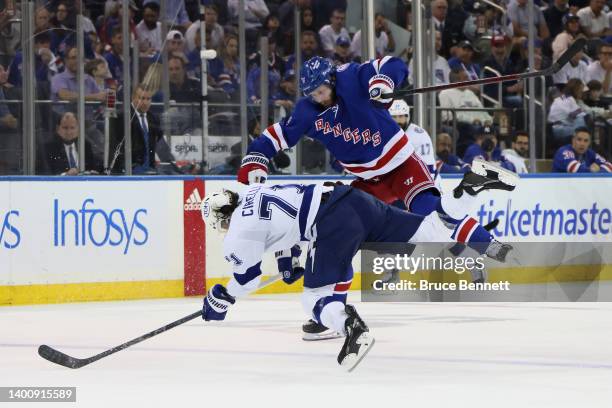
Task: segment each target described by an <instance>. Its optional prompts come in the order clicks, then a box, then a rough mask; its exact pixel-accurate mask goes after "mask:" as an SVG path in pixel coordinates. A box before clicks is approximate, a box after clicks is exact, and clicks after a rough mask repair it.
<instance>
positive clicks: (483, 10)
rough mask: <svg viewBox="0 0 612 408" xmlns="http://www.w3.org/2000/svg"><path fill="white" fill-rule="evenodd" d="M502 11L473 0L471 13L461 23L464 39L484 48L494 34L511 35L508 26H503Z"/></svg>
mask: <svg viewBox="0 0 612 408" xmlns="http://www.w3.org/2000/svg"><path fill="white" fill-rule="evenodd" d="M502 15H503V14H502V13H501V12H500V11H499V10H498V9H496V8H494V7H491V6H490V5H488V4H486V3H482V2H475V3H474V5H473V9H472V13H471V14H470V15H469V16H468V17H467V19H466V20H465V23H464V24H463V34H464V36H465V37H466V39H468V40H470V41H471V42H472V43H473V44H476V45H477V46H478V48H481V49H482V48H486V47H488V45H489V44H487V42H489V43H490V38H491V37H493V36H494V35H495V34H498V35H504V34H506V35H507V36H509V37H511V36H512V34H511V33H510V30H509V26H503V24H502Z"/></svg>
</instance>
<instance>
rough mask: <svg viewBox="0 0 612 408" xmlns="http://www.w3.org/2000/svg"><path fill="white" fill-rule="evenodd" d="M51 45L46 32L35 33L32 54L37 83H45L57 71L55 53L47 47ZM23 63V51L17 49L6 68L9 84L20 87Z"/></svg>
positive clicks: (49, 37)
mask: <svg viewBox="0 0 612 408" xmlns="http://www.w3.org/2000/svg"><path fill="white" fill-rule="evenodd" d="M50 46H51V36H50V35H49V33H48V32H44V33H39V34H36V36H35V37H34V55H35V62H34V64H35V72H36V74H35V75H36V81H37V82H39V83H42V82H44V83H47V88H48V86H49V81H50V80H51V77H52V76H53V75H54V74H55V73H56V72H57V66H56V65H55V55H53V53H52V52H51V50H50V49H49V47H50ZM22 63H23V53H22V52H21V51H17V53H16V54H15V58H14V59H13V61H12V62H11V65H10V67H9V69H8V71H9V78H8V81H9V83H10V84H11V85H13V86H16V87H19V88H21V86H22V80H23V79H22V78H23V77H22V75H21V65H22Z"/></svg>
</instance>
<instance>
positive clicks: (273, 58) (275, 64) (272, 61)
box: [247, 37, 287, 80]
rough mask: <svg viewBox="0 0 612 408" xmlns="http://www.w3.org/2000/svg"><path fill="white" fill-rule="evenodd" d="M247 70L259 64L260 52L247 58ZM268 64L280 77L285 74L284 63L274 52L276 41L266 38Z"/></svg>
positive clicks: (275, 51)
mask: <svg viewBox="0 0 612 408" xmlns="http://www.w3.org/2000/svg"><path fill="white" fill-rule="evenodd" d="M247 64H248V65H247V68H248V70H251V69H252V68H253V67H258V66H259V65H260V64H261V51H257V52H255V53H253V54H251V55H250V56H249V57H248V61H247ZM268 64H269V65H270V67H272V68H273V69H274V70H276V71H278V73H279V74H280V76H281V77H282V76H283V75H284V74H285V66H286V64H287V63H286V62H285V60H284V59H283V57H281V56H280V54H279V53H278V52H277V50H276V39H274V37H272V38H268ZM279 80H280V78H279Z"/></svg>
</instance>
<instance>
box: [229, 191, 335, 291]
mask: <svg viewBox="0 0 612 408" xmlns="http://www.w3.org/2000/svg"><path fill="white" fill-rule="evenodd" d="M323 189H324V187H321V186H319V185H315V184H311V185H303V184H284V185H274V186H266V185H263V184H254V185H252V186H249V187H248V188H247V189H246V190H244V192H242V193H241V194H240V204H239V205H238V207H237V208H236V209H235V210H234V212H233V214H232V218H231V221H230V226H229V230H228V232H227V235H226V236H225V239H224V241H223V255H224V257H225V260H226V261H228V262H230V263H232V269H233V273H234V278H235V279H232V280H231V281H230V284H229V285H228V291H229V292H230V294H231V295H233V296H241V295H243V294H245V293H247V292H249V291H250V290H252V289H254V287H253V286H256V285H257V281H258V279H257V280H255V278H259V275H260V273H261V272H260V270H259V263H260V262H261V259H262V256H263V254H264V253H266V252H275V251H281V250H285V249H288V248H291V247H292V246H293V245H295V244H297V243H299V242H300V241H306V240H309V239H310V238H311V235H310V228H311V227H312V224H313V222H314V219H315V216H316V215H317V211H318V210H319V206H320V204H321V194H322V192H323Z"/></svg>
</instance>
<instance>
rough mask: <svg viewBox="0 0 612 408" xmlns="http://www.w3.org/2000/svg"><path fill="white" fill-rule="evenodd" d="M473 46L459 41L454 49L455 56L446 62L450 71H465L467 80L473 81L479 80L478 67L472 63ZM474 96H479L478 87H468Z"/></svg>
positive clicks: (467, 42) (466, 41)
mask: <svg viewBox="0 0 612 408" xmlns="http://www.w3.org/2000/svg"><path fill="white" fill-rule="evenodd" d="M474 52H475V49H474V46H473V45H472V43H471V42H469V41H468V40H465V41H461V42H460V43H459V44H458V45H457V47H455V56H454V57H453V58H451V59H449V60H448V66H449V67H450V69H451V70H463V71H465V74H466V77H467V80H470V81H471V80H475V79H478V78H480V65H478V64H476V63H474V62H473V61H474ZM469 89H471V90H472V92H474V93H475V94H476V95H480V87H479V86H478V85H474V86H470V87H469Z"/></svg>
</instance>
